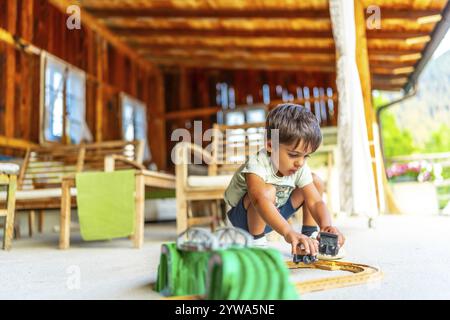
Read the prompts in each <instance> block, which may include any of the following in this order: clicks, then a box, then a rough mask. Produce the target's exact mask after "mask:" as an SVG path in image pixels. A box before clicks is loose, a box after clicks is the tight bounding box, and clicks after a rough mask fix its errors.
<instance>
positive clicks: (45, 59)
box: [39, 52, 92, 145]
mask: <svg viewBox="0 0 450 320" xmlns="http://www.w3.org/2000/svg"><path fill="white" fill-rule="evenodd" d="M49 61H51V63H52V64H54V65H59V66H60V70H63V71H62V78H61V81H62V88H61V89H59V88H58V90H57V91H56V95H59V94H61V95H62V119H61V120H62V132H61V136H60V137H59V136H57V135H55V134H54V132H53V128H52V127H53V121H54V119H53V110H54V108H55V105H54V104H53V106H51V107H48V101H47V98H49V97H50V95H48V94H47V90H48V91H50V90H52V88H51V84H50V85H49V83H48V81H50V79H48V77H47V72H51V73H50V74H54V73H55V72H52V70H50V71H49V66H48V65H49ZM60 73H61V72H60ZM72 74H73V75H77V76H79V78H81V79H82V82H83V83H82V85H81V86H80V87H81V88H82V89H81V92H82V96H80V99H78V100H80V101H82V104H81V105H80V106H81V108H82V110H78V111H79V112H81V115H82V117H83V116H84V119H82V117H80V119H78V121H81V123H80V124H79V125H80V126H81V129H80V130H81V131H82V134H81V136H82V138H81V140H83V138H85V139H86V140H92V134H91V133H90V131H89V128H88V127H87V124H86V108H87V81H86V72H84V71H83V70H81V69H79V68H77V67H75V66H73V65H71V64H70V63H68V62H66V61H64V60H62V59H60V58H58V57H56V56H54V55H52V54H49V53H48V52H43V53H42V54H41V80H40V125H39V142H40V144H42V145H53V144H77V142H73V141H72V137H71V132H70V123H71V122H72V121H73V118H72V117H71V115H70V114H69V108H70V106H69V101H68V100H69V99H70V100H71V101H72V100H77V97H76V96H71V97H69V95H71V94H70V93H68V88H69V81H70V79H71V75H72ZM59 90H61V93H60V92H59ZM77 108H78V106H77ZM49 109H51V110H49ZM48 130H49V131H50V132H49V134H48V133H47V131H48ZM83 131H84V133H83ZM83 134H85V135H86V136H87V138H86V137H83Z"/></svg>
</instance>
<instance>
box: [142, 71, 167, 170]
mask: <svg viewBox="0 0 450 320" xmlns="http://www.w3.org/2000/svg"><path fill="white" fill-rule="evenodd" d="M151 79H152V80H153V81H152V82H151V83H150V85H151V86H152V88H153V90H152V92H153V93H154V94H153V96H151V97H150V103H149V104H148V105H149V108H148V109H147V117H148V123H149V124H150V125H149V126H148V128H149V130H148V132H147V134H148V139H149V141H150V145H151V146H153V150H152V151H153V153H152V157H153V161H154V162H155V163H156V165H157V166H158V169H159V170H165V169H166V168H167V153H169V154H170V150H167V139H168V137H166V120H165V118H164V116H165V99H164V78H163V75H162V72H161V71H160V70H155V71H154V73H153V77H151Z"/></svg>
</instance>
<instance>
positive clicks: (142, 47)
mask: <svg viewBox="0 0 450 320" xmlns="http://www.w3.org/2000/svg"><path fill="white" fill-rule="evenodd" d="M130 45H131V46H132V47H133V48H135V49H136V50H137V51H138V52H139V53H150V52H152V51H164V50H172V49H178V50H187V51H189V50H218V51H221V52H224V51H246V52H267V53H271V52H287V53H299V54H300V53H311V54H333V55H334V54H335V51H336V50H335V48H334V46H333V47H331V48H320V47H295V46H289V47H288V46H277V45H270V46H223V45H220V46H218V45H194V44H180V43H172V44H134V43H130ZM414 52H417V51H414Z"/></svg>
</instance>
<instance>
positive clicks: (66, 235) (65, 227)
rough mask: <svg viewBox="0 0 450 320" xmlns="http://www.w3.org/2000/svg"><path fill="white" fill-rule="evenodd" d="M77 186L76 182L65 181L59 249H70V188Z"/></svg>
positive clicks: (63, 182) (63, 185)
mask: <svg viewBox="0 0 450 320" xmlns="http://www.w3.org/2000/svg"><path fill="white" fill-rule="evenodd" d="M74 185H75V180H71V179H63V181H62V187H61V189H62V194H61V216H60V231H59V232H60V233H59V248H60V249H68V248H69V247H70V215H71V196H70V188H71V187H73V186H74Z"/></svg>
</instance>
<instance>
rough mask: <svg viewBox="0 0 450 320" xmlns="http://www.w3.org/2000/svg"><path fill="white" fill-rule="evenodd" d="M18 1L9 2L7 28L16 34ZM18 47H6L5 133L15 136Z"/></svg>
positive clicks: (10, 136)
mask: <svg viewBox="0 0 450 320" xmlns="http://www.w3.org/2000/svg"><path fill="white" fill-rule="evenodd" d="M16 22H17V1H16V0H8V2H7V30H8V32H9V33H11V34H13V35H15V34H16V32H17V28H16ZM15 87H16V49H15V48H14V47H10V46H8V47H7V48H6V106H5V123H4V124H2V125H4V126H5V135H6V137H9V138H13V137H14V125H15V123H16V121H15V119H14V106H15V97H16V94H15V93H16V88H15Z"/></svg>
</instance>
